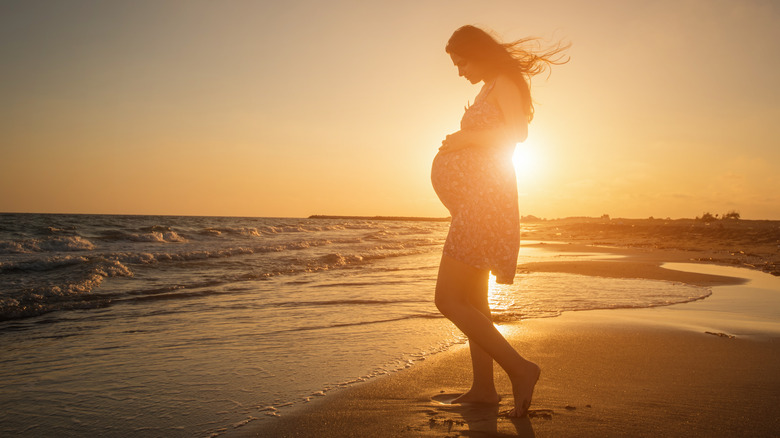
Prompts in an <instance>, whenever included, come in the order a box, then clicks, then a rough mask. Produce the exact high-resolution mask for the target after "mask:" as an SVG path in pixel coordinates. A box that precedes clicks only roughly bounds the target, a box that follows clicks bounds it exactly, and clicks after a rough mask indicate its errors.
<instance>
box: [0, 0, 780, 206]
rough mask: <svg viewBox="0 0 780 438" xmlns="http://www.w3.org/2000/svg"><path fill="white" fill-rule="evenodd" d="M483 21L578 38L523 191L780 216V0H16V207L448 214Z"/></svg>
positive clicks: (523, 159) (539, 126)
mask: <svg viewBox="0 0 780 438" xmlns="http://www.w3.org/2000/svg"><path fill="white" fill-rule="evenodd" d="M463 24H475V25H477V26H482V27H485V28H489V29H492V30H494V31H495V33H496V34H497V35H498V36H500V37H501V38H503V39H506V40H509V39H516V38H520V37H523V36H529V35H533V36H539V37H542V38H545V39H547V40H548V41H557V40H564V41H567V42H571V43H572V44H573V45H572V47H571V49H570V50H569V52H568V53H569V55H570V56H571V61H570V62H569V63H568V64H566V65H563V66H558V67H554V68H553V71H552V74H551V75H550V76H549V78H547V77H546V76H542V77H537V78H535V80H534V82H533V84H532V93H533V97H534V100H535V102H536V118H535V119H534V121H533V122H532V124H531V125H530V127H529V132H530V134H529V137H528V140H527V142H526V143H524V144H521V145H520V146H519V150H518V153H517V155H516V157H517V158H518V163H517V167H518V169H519V170H520V173H519V175H518V188H519V192H520V210H521V214H523V215H529V214H532V215H536V216H539V217H546V218H556V217H565V216H600V215H601V214H605V213H606V214H610V215H611V216H613V217H637V218H641V217H648V216H654V217H667V216H668V217H672V218H678V217H694V216H697V215H701V214H702V213H703V212H705V211H708V212H711V213H713V214H715V213H724V212H727V211H729V210H737V211H739V212H740V213H741V214H742V217H743V218H748V219H780V83H778V79H777V78H778V77H779V76H780V73H779V72H780V43H778V42H780V3H778V2H775V1H771V0H765V1H751V0H740V1H731V0H729V1H721V0H695V1H687V0H682V1H681V0H671V1H666V0H664V1H646V0H644V1H622V0H619V1H588V2H584V1H579V0H570V1H533V2H532V1H517V0H515V1H480V2H476V1H472V0H468V1H459V0H458V1H452V0H436V1H425V0H422V1H420V0H415V1H412V0H409V1H405V0H401V1H359V0H354V1H347V0H328V1H314V0H309V1H294V0H293V1H279V2H273V1H195V0H186V1H184V0H182V1H158V0H150V1H136V0H133V1H105V0H95V1H83V0H71V1H30V0H25V1H4V0H0V36H1V38H2V44H0V60H1V61H2V69H0V152H1V153H2V160H0V212H50V213H117V214H177V215H179V214H180V215H217V216H223V215H225V216H288V217H302V216H308V215H310V214H337V215H341V214H343V215H397V216H446V215H447V211H446V210H445V209H444V207H443V206H442V205H441V204H440V202H439V200H438V198H437V197H436V195H435V193H434V191H433V189H432V188H431V184H430V165H431V161H432V159H433V157H434V155H435V154H436V151H437V148H438V147H439V145H440V143H441V140H442V139H443V138H444V136H445V135H446V134H448V133H450V132H452V131H455V130H457V129H458V123H459V120H460V116H461V115H462V112H463V108H464V106H465V105H466V104H467V102H468V101H470V100H472V101H473V98H474V96H475V95H476V94H477V92H478V91H479V88H478V87H477V86H474V85H471V84H469V83H468V82H467V81H465V80H464V79H462V78H459V77H458V75H457V70H456V68H455V67H453V65H452V62H451V60H450V59H449V57H448V55H447V54H446V53H445V52H444V45H445V43H446V41H447V39H448V38H449V36H450V34H451V33H452V31H453V30H455V29H456V28H457V27H459V26H461V25H463Z"/></svg>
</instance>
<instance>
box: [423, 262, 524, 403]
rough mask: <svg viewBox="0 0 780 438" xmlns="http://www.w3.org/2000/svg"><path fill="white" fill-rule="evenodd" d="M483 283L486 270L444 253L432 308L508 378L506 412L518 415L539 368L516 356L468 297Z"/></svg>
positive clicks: (487, 318)
mask: <svg viewBox="0 0 780 438" xmlns="http://www.w3.org/2000/svg"><path fill="white" fill-rule="evenodd" d="M483 284H484V286H483ZM486 284H487V273H486V272H485V271H484V270H480V269H476V268H474V267H471V266H468V265H466V264H464V263H461V262H459V261H457V260H455V259H453V258H451V257H449V256H446V255H445V256H443V257H442V260H441V265H440V266H439V277H438V279H437V281H436V307H438V308H439V311H440V312H441V313H442V314H443V315H444V316H446V317H447V318H448V319H449V320H450V321H452V322H453V323H454V324H455V325H456V326H457V327H458V328H459V329H460V330H461V331H462V332H463V333H464V334H465V335H466V336H467V337H468V338H469V342H473V343H475V344H477V345H478V346H479V347H480V348H481V349H482V350H483V351H484V352H485V353H487V355H488V356H490V357H492V358H493V359H494V360H495V361H496V362H498V364H499V365H500V366H501V368H503V369H504V371H506V373H507V374H508V375H509V379H510V380H511V381H512V393H513V395H514V398H515V409H514V410H513V411H512V412H511V413H510V415H513V416H522V415H525V414H526V412H527V411H528V407H529V406H530V405H531V397H532V395H533V390H534V386H535V385H536V381H537V380H538V378H539V367H538V366H537V365H536V364H534V363H532V362H529V361H527V360H526V359H524V358H523V357H522V356H520V355H519V354H518V353H517V351H515V349H514V348H512V346H511V345H510V344H509V342H507V340H506V339H504V337H503V336H502V335H501V333H500V332H499V331H498V330H497V329H496V328H495V326H493V322H492V321H491V320H490V318H489V316H487V315H485V314H484V313H483V312H481V311H480V310H479V309H478V308H477V307H475V306H474V305H473V304H472V299H470V298H469V297H471V296H473V295H474V293H476V292H475V291H478V290H482V288H483V287H486ZM486 298H487V297H486ZM478 357H479V356H478ZM479 360H480V361H482V360H484V359H479ZM481 364H482V362H480V366H481ZM491 368H492V364H491ZM491 374H492V373H491ZM475 377H476V374H475ZM491 378H492V377H491Z"/></svg>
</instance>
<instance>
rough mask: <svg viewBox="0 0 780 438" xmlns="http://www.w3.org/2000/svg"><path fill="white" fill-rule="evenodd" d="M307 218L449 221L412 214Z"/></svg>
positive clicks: (321, 215)
mask: <svg viewBox="0 0 780 438" xmlns="http://www.w3.org/2000/svg"><path fill="white" fill-rule="evenodd" d="M309 219H361V220H370V221H426V222H449V221H450V219H451V218H449V217H414V216H328V215H324V214H313V215H311V216H309Z"/></svg>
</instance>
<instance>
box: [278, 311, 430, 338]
mask: <svg viewBox="0 0 780 438" xmlns="http://www.w3.org/2000/svg"><path fill="white" fill-rule="evenodd" d="M421 318H422V319H441V318H444V315H442V314H441V313H438V312H436V313H415V314H412V315H405V316H399V317H398V318H388V319H377V320H372V321H358V322H345V323H335V324H323V325H310V326H305V327H295V328H291V329H284V330H277V331H275V332H272V333H270V334H276V333H285V332H303V331H312V330H326V329H334V328H342V327H354V326H362V325H372V324H383V323H387V322H397V321H405V320H409V319H421Z"/></svg>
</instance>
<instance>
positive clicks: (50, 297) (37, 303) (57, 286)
mask: <svg viewBox="0 0 780 438" xmlns="http://www.w3.org/2000/svg"><path fill="white" fill-rule="evenodd" d="M58 262H61V263H62V265H60V267H62V266H75V267H77V268H79V269H77V272H70V273H69V275H63V276H62V278H60V277H59V276H58V277H57V278H56V279H54V280H50V281H46V282H44V283H43V284H38V285H37V286H35V287H33V288H29V289H25V290H22V291H20V292H18V293H16V294H14V296H3V297H0V321H3V320H9V319H18V318H26V317H31V316H38V315H42V314H44V313H48V312H52V311H55V310H68V309H84V308H95V307H102V306H105V305H107V304H108V303H109V302H110V299H108V298H107V297H104V296H95V295H92V294H91V292H92V291H93V290H94V289H96V288H98V287H99V286H100V285H101V283H102V282H103V280H105V279H106V278H109V277H132V276H133V272H132V271H131V270H130V269H129V268H128V267H127V266H125V265H123V264H122V263H121V262H119V261H117V260H107V259H105V258H102V257H96V258H91V259H86V260H84V259H83V258H73V259H63V260H58V261H52V264H51V265H50V266H55V265H56V264H57V263H58ZM71 262H72V263H71Z"/></svg>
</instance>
